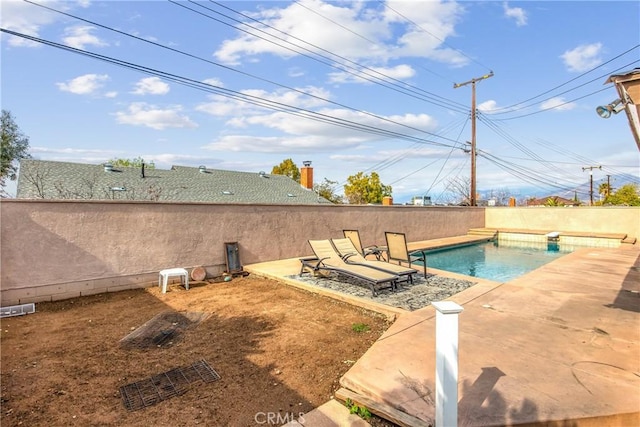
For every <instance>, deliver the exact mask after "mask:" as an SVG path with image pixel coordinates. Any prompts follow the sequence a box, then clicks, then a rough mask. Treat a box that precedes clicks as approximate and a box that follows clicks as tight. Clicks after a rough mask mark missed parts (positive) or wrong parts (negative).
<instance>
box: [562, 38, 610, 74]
mask: <svg viewBox="0 0 640 427" xmlns="http://www.w3.org/2000/svg"><path fill="white" fill-rule="evenodd" d="M601 54H602V43H591V44H583V45H580V46H578V47H576V48H574V49H572V50H568V51H566V52H565V53H563V54H562V55H561V56H560V57H561V58H562V59H563V60H564V64H565V66H566V67H567V68H568V70H569V71H576V72H579V73H581V72H584V71H588V70H590V69H591V68H593V67H596V66H598V65H600V64H601V63H602V59H601V58H600V55H601Z"/></svg>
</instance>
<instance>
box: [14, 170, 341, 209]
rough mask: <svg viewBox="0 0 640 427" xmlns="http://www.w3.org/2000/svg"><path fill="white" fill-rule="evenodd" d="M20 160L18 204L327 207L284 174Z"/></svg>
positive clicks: (317, 197) (314, 194) (324, 201)
mask: <svg viewBox="0 0 640 427" xmlns="http://www.w3.org/2000/svg"><path fill="white" fill-rule="evenodd" d="M144 175H145V176H144V178H143V177H142V169H141V168H137V167H135V168H134V167H113V168H112V170H111V171H107V168H106V167H105V166H104V165H91V164H83V163H68V162H53V161H44V160H33V159H24V160H22V161H21V162H20V173H19V177H18V188H17V195H16V197H17V198H19V199H42V198H44V199H93V200H111V199H116V200H153V201H183V202H210V203H251V204H253V203H274V204H319V203H330V202H329V201H328V200H326V199H324V198H322V197H319V196H318V195H317V194H316V193H315V192H313V191H311V190H308V189H306V188H303V187H302V186H301V185H300V184H299V183H297V182H295V181H294V180H292V179H291V178H289V177H287V176H284V175H270V174H264V173H251V172H237V171H228V170H219V169H206V168H205V169H203V170H201V169H200V168H195V167H186V166H173V167H172V168H171V169H169V170H167V169H149V168H145V173H144Z"/></svg>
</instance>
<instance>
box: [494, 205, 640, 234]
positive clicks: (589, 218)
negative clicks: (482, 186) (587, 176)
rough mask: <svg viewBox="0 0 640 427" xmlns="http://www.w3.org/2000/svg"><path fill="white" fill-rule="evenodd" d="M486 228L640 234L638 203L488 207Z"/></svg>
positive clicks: (639, 209)
mask: <svg viewBox="0 0 640 427" xmlns="http://www.w3.org/2000/svg"><path fill="white" fill-rule="evenodd" d="M485 227H487V228H521V229H528V230H554V231H578V232H592V233H620V234H628V235H629V236H632V237H636V238H640V208H638V207H622V206H621V207H617V206H616V207H614V206H610V207H609V206H607V207H604V206H594V207H572V208H568V207H535V208H533V207H522V208H519V207H518V208H491V209H487V210H486V211H485Z"/></svg>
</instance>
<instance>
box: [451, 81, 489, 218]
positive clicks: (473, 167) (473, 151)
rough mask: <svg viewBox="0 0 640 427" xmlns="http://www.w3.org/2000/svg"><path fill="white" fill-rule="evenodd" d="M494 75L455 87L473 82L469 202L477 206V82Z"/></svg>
mask: <svg viewBox="0 0 640 427" xmlns="http://www.w3.org/2000/svg"><path fill="white" fill-rule="evenodd" d="M489 77H493V71H490V72H489V74H485V75H484V76H482V77H477V78H474V79H471V80H469V81H468V82H464V83H454V84H453V88H454V89H457V88H459V87H462V86H466V85H468V84H471V198H470V200H469V204H470V205H471V206H476V82H479V81H481V80H484V79H488V78H489Z"/></svg>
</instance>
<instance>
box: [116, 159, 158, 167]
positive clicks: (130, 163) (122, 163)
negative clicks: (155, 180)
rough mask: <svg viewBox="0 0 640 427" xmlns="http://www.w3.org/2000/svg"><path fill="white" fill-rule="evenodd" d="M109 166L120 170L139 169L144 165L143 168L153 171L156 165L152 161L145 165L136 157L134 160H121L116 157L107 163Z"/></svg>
mask: <svg viewBox="0 0 640 427" xmlns="http://www.w3.org/2000/svg"><path fill="white" fill-rule="evenodd" d="M107 163H108V164H110V165H111V166H115V167H117V168H118V167H120V168H141V167H142V164H143V163H144V167H145V168H148V169H155V168H156V165H155V163H153V161H151V162H149V163H147V162H145V161H144V159H143V158H142V157H136V158H135V159H121V158H118V157H114V158H113V159H111V160H109V161H108V162H107Z"/></svg>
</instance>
